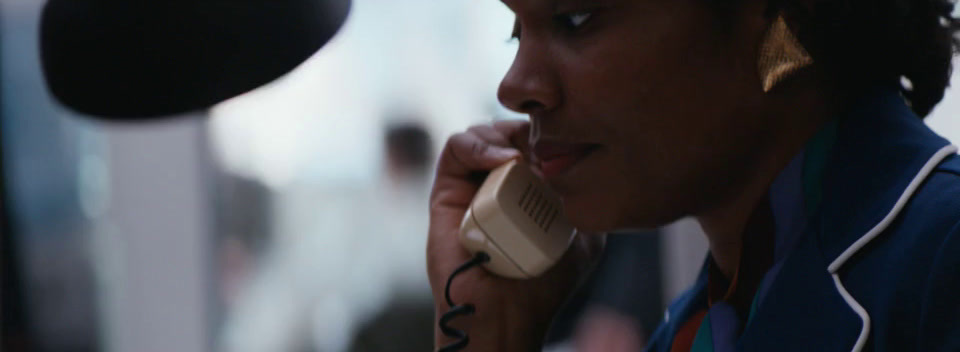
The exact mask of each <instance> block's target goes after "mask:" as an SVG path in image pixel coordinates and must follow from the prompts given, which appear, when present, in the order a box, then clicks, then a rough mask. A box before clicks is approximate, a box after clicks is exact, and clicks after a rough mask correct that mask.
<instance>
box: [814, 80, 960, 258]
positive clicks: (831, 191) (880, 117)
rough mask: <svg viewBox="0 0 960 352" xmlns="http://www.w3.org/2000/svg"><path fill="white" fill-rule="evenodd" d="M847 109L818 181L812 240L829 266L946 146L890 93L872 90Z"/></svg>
mask: <svg viewBox="0 0 960 352" xmlns="http://www.w3.org/2000/svg"><path fill="white" fill-rule="evenodd" d="M853 106H855V108H854V109H852V110H850V112H849V113H847V114H845V115H844V116H845V117H844V118H843V119H841V120H840V121H839V129H838V138H837V142H836V144H835V146H834V150H833V154H832V157H831V160H830V161H829V163H828V166H827V171H826V173H825V174H824V180H823V188H822V190H823V203H822V222H821V229H820V231H818V233H817V236H819V237H820V238H819V239H820V242H821V243H822V246H823V255H824V257H826V258H827V259H828V260H830V261H833V260H834V259H835V258H837V257H838V256H839V255H840V254H841V253H842V252H843V251H844V250H846V249H847V248H848V247H850V245H852V244H853V243H854V242H855V241H857V240H858V239H859V238H860V237H862V236H863V235H864V234H866V233H867V231H869V230H870V229H871V228H873V227H874V226H875V225H876V224H877V223H878V222H880V220H882V219H883V217H884V216H886V215H887V213H888V212H890V210H891V209H892V208H893V205H894V203H896V202H897V200H898V199H899V198H900V195H901V194H902V193H903V191H904V190H905V189H906V188H907V185H908V184H909V183H910V181H911V180H913V178H914V176H915V175H916V174H917V173H918V172H919V171H920V169H921V168H922V167H923V165H924V164H925V163H926V162H927V161H928V159H929V158H930V157H931V156H933V154H935V153H936V152H937V151H938V150H939V149H940V148H942V147H944V146H946V145H948V144H949V142H948V141H947V140H945V139H943V138H942V137H940V136H938V135H936V134H935V133H934V132H933V131H931V130H930V129H929V128H927V126H926V125H924V123H923V121H922V120H921V119H920V118H919V117H917V116H916V115H915V114H914V113H913V112H912V111H911V110H910V108H909V107H907V105H906V104H905V102H904V100H903V99H902V98H901V97H900V95H899V92H898V91H897V90H896V89H893V88H887V89H878V90H876V91H874V93H873V94H867V95H864V97H863V98H861V99H860V102H859V103H857V104H854V105H853ZM824 270H826V269H824Z"/></svg>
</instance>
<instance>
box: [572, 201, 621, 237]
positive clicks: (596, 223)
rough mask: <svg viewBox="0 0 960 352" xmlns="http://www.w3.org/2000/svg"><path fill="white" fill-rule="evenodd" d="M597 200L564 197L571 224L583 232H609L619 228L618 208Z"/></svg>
mask: <svg viewBox="0 0 960 352" xmlns="http://www.w3.org/2000/svg"><path fill="white" fill-rule="evenodd" d="M609 204H610V203H607V202H603V201H596V200H593V201H591V200H586V199H584V200H580V199H576V198H574V199H569V200H568V199H564V203H563V210H564V214H565V215H566V216H567V220H568V221H569V222H570V225H573V227H576V228H577V230H579V231H581V232H609V231H613V230H615V229H617V228H618V225H619V224H618V221H617V218H618V217H619V216H618V214H619V211H618V209H615V207H611V206H610V205H609Z"/></svg>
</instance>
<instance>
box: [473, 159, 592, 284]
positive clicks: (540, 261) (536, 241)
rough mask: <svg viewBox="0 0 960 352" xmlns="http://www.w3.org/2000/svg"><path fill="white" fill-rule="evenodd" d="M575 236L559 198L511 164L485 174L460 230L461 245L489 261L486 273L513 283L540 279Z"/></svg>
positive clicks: (520, 164)
mask: <svg viewBox="0 0 960 352" xmlns="http://www.w3.org/2000/svg"><path fill="white" fill-rule="evenodd" d="M575 235H576V229H574V228H573V226H571V225H570V224H569V223H568V222H567V220H566V218H564V216H563V209H562V208H561V204H560V198H559V197H558V196H557V195H556V194H555V193H554V192H553V191H552V190H550V189H549V188H547V187H546V185H544V184H543V182H542V181H541V180H540V179H539V178H538V177H537V176H536V175H534V174H533V172H532V171H530V169H529V166H528V165H526V164H524V163H523V162H520V161H517V160H512V161H510V162H508V163H506V164H504V165H502V166H500V167H498V168H496V169H494V170H493V171H491V172H490V175H489V176H487V179H486V181H484V183H483V185H482V186H481V187H480V190H479V191H478V192H477V195H476V196H474V198H473V202H472V203H471V204H470V208H468V209H467V213H466V214H465V215H464V217H463V221H462V223H461V225H460V242H461V244H462V245H463V246H464V247H465V248H466V249H467V250H468V251H470V252H471V253H472V254H476V253H477V252H484V253H486V254H487V255H488V256H489V257H490V260H489V261H488V262H487V263H485V264H484V266H485V267H486V268H487V270H489V271H491V272H493V273H495V274H497V275H500V276H503V277H508V278H515V279H529V278H533V277H536V276H539V275H540V274H543V272H545V271H547V269H549V268H550V267H551V266H553V265H554V264H555V263H556V262H557V261H558V260H560V257H562V256H563V254H564V252H566V251H567V248H569V247H570V244H571V243H572V242H573V238H574V236H575Z"/></svg>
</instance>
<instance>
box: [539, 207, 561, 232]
mask: <svg viewBox="0 0 960 352" xmlns="http://www.w3.org/2000/svg"><path fill="white" fill-rule="evenodd" d="M557 215H560V210H559V209H557V208H554V209H553V213H552V214H551V215H550V218H549V219H550V220H547V222H546V223H544V225H543V226H541V227H542V228H543V231H545V232H550V226H553V221H554V220H556V219H557Z"/></svg>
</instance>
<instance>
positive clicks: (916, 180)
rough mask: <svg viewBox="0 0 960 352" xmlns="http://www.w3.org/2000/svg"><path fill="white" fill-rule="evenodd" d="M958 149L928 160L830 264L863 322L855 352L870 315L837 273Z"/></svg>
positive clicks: (866, 332)
mask: <svg viewBox="0 0 960 352" xmlns="http://www.w3.org/2000/svg"><path fill="white" fill-rule="evenodd" d="M956 153H957V147H955V146H952V145H948V146H946V147H943V148H941V149H940V150H939V151H937V152H936V153H935V154H933V156H932V157H930V160H927V163H926V164H924V165H923V168H921V169H920V172H917V175H916V176H914V177H913V180H912V181H910V184H909V185H907V189H905V190H904V191H903V193H901V194H900V199H898V200H897V202H896V203H895V204H894V205H893V209H890V212H889V213H887V216H885V217H884V218H883V220H880V222H878V223H877V224H876V225H874V226H873V228H872V229H870V231H868V232H867V233H866V234H865V235H863V237H860V239H858V240H857V241H856V242H854V243H853V244H852V245H850V247H848V248H847V249H846V250H845V251H843V253H842V254H840V256H839V257H837V259H834V260H833V263H830V266H829V267H828V268H827V270H828V271H829V272H830V275H831V276H832V277H833V283H834V285H835V286H836V287H837V292H839V293H840V296H842V297H843V300H844V301H846V302H847V305H848V306H850V309H853V311H854V312H856V313H857V315H859V316H860V320H862V321H863V328H861V330H860V336H859V337H858V338H857V343H856V344H854V345H853V349H852V350H851V351H853V352H859V351H860V350H861V349H863V346H864V345H865V344H866V343H867V338H868V337H869V336H870V314H868V313H867V310H866V309H864V308H863V306H861V305H860V303H859V302H857V300H856V299H854V298H853V296H852V295H850V292H847V289H846V287H843V282H841V281H840V276H839V275H838V274H837V271H839V270H840V267H841V266H843V264H844V263H846V262H847V260H849V259H850V257H853V255H854V254H856V253H857V251H859V250H861V249H863V247H865V246H866V245H867V244H868V243H870V241H872V240H873V239H874V238H876V237H877V236H879V235H880V233H882V232H883V231H884V230H886V229H887V227H888V226H890V223H892V222H893V220H894V219H896V218H897V215H899V214H900V211H902V210H903V207H904V206H906V204H907V202H908V201H909V200H910V197H912V196H913V193H914V192H916V191H917V188H920V184H922V183H923V181H924V180H926V179H927V176H929V175H930V173H931V172H933V169H934V168H936V167H937V165H940V162H941V161H943V159H945V158H946V157H948V156H950V155H952V154H956Z"/></svg>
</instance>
